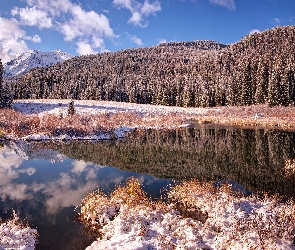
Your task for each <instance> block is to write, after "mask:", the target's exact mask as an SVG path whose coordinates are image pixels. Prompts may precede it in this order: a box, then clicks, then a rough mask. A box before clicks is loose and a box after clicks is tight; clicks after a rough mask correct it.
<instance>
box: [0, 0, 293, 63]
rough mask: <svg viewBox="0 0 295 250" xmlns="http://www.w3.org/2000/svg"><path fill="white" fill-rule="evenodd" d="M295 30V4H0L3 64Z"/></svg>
mask: <svg viewBox="0 0 295 250" xmlns="http://www.w3.org/2000/svg"><path fill="white" fill-rule="evenodd" d="M277 25H295V0H92V1H91V0H1V1H0V58H2V61H3V62H7V61H10V60H11V59H13V58H15V57H16V56H17V55H19V54H21V53H23V52H25V51H27V50H30V49H36V50H42V51H53V50H57V49H60V50H62V51H66V52H69V53H70V54H72V55H82V54H92V53H99V52H104V51H117V50H121V49H125V48H134V47H135V48H137V47H144V46H152V45H156V44H159V43H161V42H165V41H167V42H169V41H192V40H215V41H218V42H222V43H226V44H228V43H234V42H236V41H238V40H240V39H241V38H242V37H244V36H246V35H247V34H249V33H251V32H254V31H263V30H265V29H269V28H272V27H274V26H277Z"/></svg>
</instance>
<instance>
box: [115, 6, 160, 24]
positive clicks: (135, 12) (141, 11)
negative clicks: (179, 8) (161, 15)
mask: <svg viewBox="0 0 295 250" xmlns="http://www.w3.org/2000/svg"><path fill="white" fill-rule="evenodd" d="M113 3H114V5H115V6H116V7H117V8H119V9H120V8H125V9H127V10H129V11H130V12H131V18H130V19H129V20H128V23H132V24H134V25H135V26H139V27H142V28H145V27H146V26H147V25H148V22H147V21H144V20H143V16H145V17H147V16H149V15H155V14H156V12H158V11H160V10H161V3H160V2H159V1H155V2H153V3H152V4H151V3H149V1H148V0H145V1H144V3H143V4H141V3H139V2H137V1H135V0H113Z"/></svg>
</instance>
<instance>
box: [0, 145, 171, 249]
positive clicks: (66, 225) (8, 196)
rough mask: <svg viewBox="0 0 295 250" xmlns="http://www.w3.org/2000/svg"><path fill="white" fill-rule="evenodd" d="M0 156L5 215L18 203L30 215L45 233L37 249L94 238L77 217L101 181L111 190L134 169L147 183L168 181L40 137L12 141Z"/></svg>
mask: <svg viewBox="0 0 295 250" xmlns="http://www.w3.org/2000/svg"><path fill="white" fill-rule="evenodd" d="M0 159H1V162H0V217H2V218H3V219H5V218H7V217H9V215H10V214H11V209H12V208H13V209H14V210H16V212H17V213H19V214H20V216H21V218H27V220H28V221H29V223H30V225H31V226H32V227H34V228H37V229H38V233H39V234H40V238H39V241H40V243H39V244H38V246H37V249H83V248H85V247H86V246H87V245H89V244H90V243H91V240H92V239H91V238H89V237H88V238H87V237H85V236H84V235H83V234H82V232H81V230H82V227H81V226H80V225H79V224H78V223H75V222H74V218H75V215H76V214H75V212H74V208H75V207H76V206H77V205H79V204H80V202H81V200H82V199H83V198H84V197H85V195H86V194H87V192H91V191H93V190H95V189H97V187H98V186H99V187H100V188H101V189H102V190H104V191H105V192H107V191H108V190H111V189H113V188H114V186H115V185H117V184H119V183H121V182H122V181H124V180H125V179H126V178H127V177H129V176H132V175H135V176H137V177H138V178H139V179H141V182H142V183H143V184H144V185H146V183H148V184H151V183H154V182H155V183H158V184H157V186H159V185H160V186H161V187H162V186H164V185H167V183H168V182H167V181H162V180H159V179H157V178H154V177H151V176H146V175H140V174H136V173H130V172H126V171H121V170H118V169H115V168H111V167H107V166H103V165H99V164H95V163H91V162H88V161H84V160H75V159H71V158H68V157H66V156H65V155H62V154H60V153H59V152H58V151H56V150H53V149H51V148H49V147H46V146H45V147H44V144H42V147H40V144H38V143H25V142H17V143H15V142H13V143H12V142H9V143H7V144H6V145H5V146H4V147H2V149H1V151H0ZM157 188H158V187H157ZM157 192H158V191H157Z"/></svg>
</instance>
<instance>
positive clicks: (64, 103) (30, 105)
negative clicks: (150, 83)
mask: <svg viewBox="0 0 295 250" xmlns="http://www.w3.org/2000/svg"><path fill="white" fill-rule="evenodd" d="M69 103H70V100H58V99H42V100H41V99H40V100H38V99H36V100H35V99H34V100H30V99H29V100H15V101H14V102H13V108H14V109H15V110H17V111H20V112H22V113H26V114H40V115H44V114H56V115H59V114H60V113H62V114H63V115H66V113H67V108H68V104H69ZM74 106H75V111H76V112H77V113H78V114H100V113H117V112H135V113H137V114H139V115H142V116H151V115H168V114H171V113H178V114H184V115H186V116H189V115H196V114H198V115H202V114H206V113H207V112H208V111H217V112H218V111H219V110H220V109H217V108H216V109H213V108H212V109H211V108H207V109H205V108H183V107H169V106H159V105H149V104H135V103H126V102H111V101H93V100H74Z"/></svg>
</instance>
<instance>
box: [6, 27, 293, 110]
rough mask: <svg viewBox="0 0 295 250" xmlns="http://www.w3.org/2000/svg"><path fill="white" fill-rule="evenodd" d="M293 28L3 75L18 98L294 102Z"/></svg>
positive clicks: (211, 104)
mask: <svg viewBox="0 0 295 250" xmlns="http://www.w3.org/2000/svg"><path fill="white" fill-rule="evenodd" d="M294 37H295V26H282V27H275V28H273V29H270V30H266V31H263V32H256V33H254V34H250V35H247V36H246V37H244V38H242V39H241V40H240V41H239V42H236V43H233V44H230V45H224V44H220V43H217V42H214V41H192V42H170V43H164V44H159V45H156V46H152V47H145V48H138V49H126V50H121V51H118V52H105V53H101V54H95V55H86V56H79V57H74V58H72V59H69V60H66V61H64V62H63V63H57V64H55V65H53V66H50V67H42V68H35V69H32V70H30V71H29V72H28V73H27V74H24V75H18V76H16V77H5V78H4V83H5V86H7V87H8V88H9V92H10V93H12V94H13V97H14V99H40V98H42V99H43V98H44V99H46V98H53V99H87V100H90V99H91V100H108V101H119V102H133V103H144V104H156V105H168V106H182V107H215V106H241V105H252V104H268V105H269V106H270V107H273V106H278V105H283V106H289V105H293V106H294V105H295V41H294Z"/></svg>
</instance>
